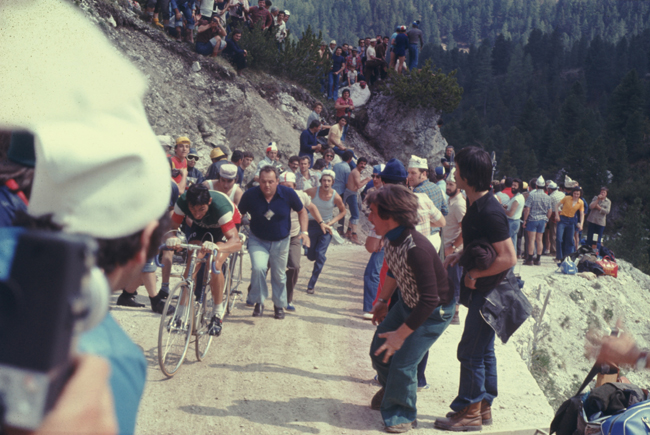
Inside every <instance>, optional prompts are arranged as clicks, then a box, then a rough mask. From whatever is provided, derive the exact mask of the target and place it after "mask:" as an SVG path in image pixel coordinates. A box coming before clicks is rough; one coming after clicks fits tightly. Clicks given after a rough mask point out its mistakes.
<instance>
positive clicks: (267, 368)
mask: <svg viewBox="0 0 650 435" xmlns="http://www.w3.org/2000/svg"><path fill="white" fill-rule="evenodd" d="M210 367H212V368H217V369H225V370H230V371H234V372H251V373H259V372H266V373H279V374H282V375H293V376H302V377H306V378H311V379H314V380H317V381H334V382H341V381H343V382H352V383H355V384H370V383H371V382H372V381H369V380H368V379H360V378H355V377H354V376H344V375H331V374H327V373H321V372H318V371H307V370H302V369H298V368H295V367H286V366H281V365H279V364H273V363H258V364H247V365H244V366H240V365H235V364H210ZM314 370H316V369H314Z"/></svg>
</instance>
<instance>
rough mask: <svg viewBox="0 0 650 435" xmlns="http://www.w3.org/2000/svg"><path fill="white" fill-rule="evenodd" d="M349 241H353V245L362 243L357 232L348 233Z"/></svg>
mask: <svg viewBox="0 0 650 435" xmlns="http://www.w3.org/2000/svg"><path fill="white" fill-rule="evenodd" d="M349 238H350V241H351V242H352V243H354V244H355V245H362V244H363V243H361V241H360V240H359V236H358V235H357V233H350V237H349Z"/></svg>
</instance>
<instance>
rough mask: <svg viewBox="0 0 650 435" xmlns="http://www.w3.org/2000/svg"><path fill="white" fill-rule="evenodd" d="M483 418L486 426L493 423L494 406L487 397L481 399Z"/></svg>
mask: <svg viewBox="0 0 650 435" xmlns="http://www.w3.org/2000/svg"><path fill="white" fill-rule="evenodd" d="M481 420H482V421H483V424H484V425H486V426H489V425H491V424H492V408H491V407H490V404H489V403H488V402H487V400H485V399H483V400H481Z"/></svg>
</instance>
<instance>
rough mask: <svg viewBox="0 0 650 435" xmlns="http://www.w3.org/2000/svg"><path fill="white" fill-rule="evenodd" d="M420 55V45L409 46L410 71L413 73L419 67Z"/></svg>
mask: <svg viewBox="0 0 650 435" xmlns="http://www.w3.org/2000/svg"><path fill="white" fill-rule="evenodd" d="M419 55H420V47H419V46H418V44H409V65H408V66H409V71H413V70H414V69H415V68H417V67H418V59H419Z"/></svg>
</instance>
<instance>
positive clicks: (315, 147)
mask: <svg viewBox="0 0 650 435" xmlns="http://www.w3.org/2000/svg"><path fill="white" fill-rule="evenodd" d="M319 130H320V122H319V121H318V120H316V119H315V120H313V121H312V122H311V124H310V125H309V128H308V129H306V130H303V131H302V133H300V152H299V153H298V156H300V157H307V158H308V159H309V167H311V162H312V160H313V158H314V153H315V152H316V153H319V152H321V144H319V143H318V140H317V139H316V135H317V134H318V131H319ZM299 190H302V189H299Z"/></svg>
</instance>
